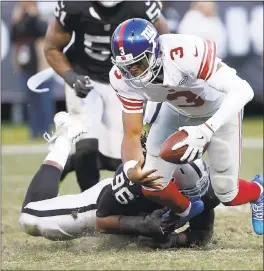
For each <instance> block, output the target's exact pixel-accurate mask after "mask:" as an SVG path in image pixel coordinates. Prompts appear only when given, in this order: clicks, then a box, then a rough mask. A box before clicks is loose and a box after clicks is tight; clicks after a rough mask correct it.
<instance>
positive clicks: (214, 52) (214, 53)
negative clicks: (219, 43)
mask: <svg viewBox="0 0 264 271" xmlns="http://www.w3.org/2000/svg"><path fill="white" fill-rule="evenodd" d="M213 47H214V50H213V55H212V61H213V63H212V67H211V71H210V73H209V75H207V77H206V78H205V79H206V80H208V79H209V78H210V77H211V75H212V73H213V71H214V64H215V58H216V43H215V42H214V41H213Z"/></svg>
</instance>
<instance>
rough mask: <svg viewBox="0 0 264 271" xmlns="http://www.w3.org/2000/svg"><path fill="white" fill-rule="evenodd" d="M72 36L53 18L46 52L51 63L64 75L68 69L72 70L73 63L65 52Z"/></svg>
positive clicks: (46, 42) (46, 37)
mask: <svg viewBox="0 0 264 271" xmlns="http://www.w3.org/2000/svg"><path fill="white" fill-rule="evenodd" d="M71 38H72V35H71V33H68V32H67V31H66V30H65V29H64V28H63V27H62V26H61V24H60V23H59V22H58V21H57V19H55V18H54V19H53V20H51V22H50V24H49V27H48V30H47V33H46V36H45V42H44V54H45V57H46V59H47V61H48V63H49V65H50V66H51V67H52V68H53V69H54V70H55V71H56V72H57V73H58V74H59V75H60V76H61V77H64V74H65V72H66V71H68V70H71V69H72V67H71V64H70V62H69V60H68V58H67V57H66V56H65V54H64V53H63V48H64V47H66V46H67V45H68V44H69V42H70V40H71Z"/></svg>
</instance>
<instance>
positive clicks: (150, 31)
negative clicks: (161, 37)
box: [141, 25, 156, 44]
mask: <svg viewBox="0 0 264 271" xmlns="http://www.w3.org/2000/svg"><path fill="white" fill-rule="evenodd" d="M141 36H143V37H144V38H145V39H146V40H148V42H149V43H153V44H154V43H155V41H154V40H155V37H156V30H155V29H154V28H153V27H151V26H150V25H147V27H146V28H145V29H144V30H143V32H142V33H141Z"/></svg>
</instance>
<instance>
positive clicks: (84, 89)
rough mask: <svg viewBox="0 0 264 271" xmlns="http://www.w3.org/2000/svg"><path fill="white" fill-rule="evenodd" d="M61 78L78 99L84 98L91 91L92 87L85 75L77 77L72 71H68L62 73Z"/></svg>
mask: <svg viewBox="0 0 264 271" xmlns="http://www.w3.org/2000/svg"><path fill="white" fill-rule="evenodd" d="M63 78H64V80H65V81H66V83H67V84H68V85H69V86H70V87H71V88H73V89H74V90H75V92H76V96H77V97H79V98H85V97H86V96H87V94H88V93H89V92H90V91H91V90H92V89H93V85H92V83H91V81H90V78H89V76H87V75H78V74H77V73H75V72H74V71H73V70H69V71H66V72H65V73H64V76H63Z"/></svg>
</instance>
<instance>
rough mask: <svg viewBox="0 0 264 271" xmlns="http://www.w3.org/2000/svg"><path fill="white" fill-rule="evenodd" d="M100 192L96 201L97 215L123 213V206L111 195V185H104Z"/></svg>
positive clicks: (104, 215) (105, 215)
mask: <svg viewBox="0 0 264 271" xmlns="http://www.w3.org/2000/svg"><path fill="white" fill-rule="evenodd" d="M101 193H102V194H101V195H100V198H99V199H98V203H97V211H96V216H97V217H107V216H110V215H120V214H122V213H123V208H124V207H123V206H122V204H120V203H119V202H118V201H117V200H116V199H115V197H114V196H113V193H112V188H111V185H108V186H106V187H105V188H104V190H103V191H102V192H101Z"/></svg>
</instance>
